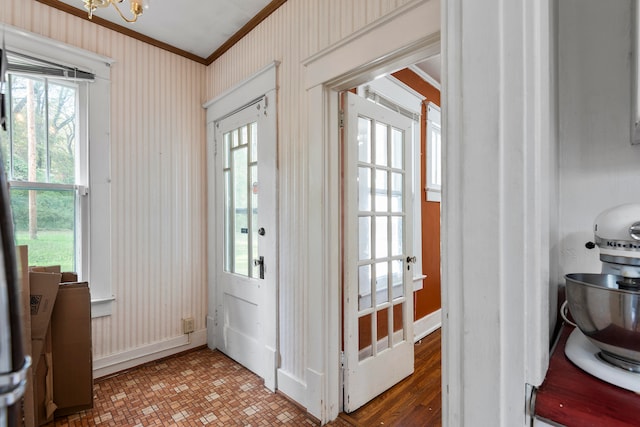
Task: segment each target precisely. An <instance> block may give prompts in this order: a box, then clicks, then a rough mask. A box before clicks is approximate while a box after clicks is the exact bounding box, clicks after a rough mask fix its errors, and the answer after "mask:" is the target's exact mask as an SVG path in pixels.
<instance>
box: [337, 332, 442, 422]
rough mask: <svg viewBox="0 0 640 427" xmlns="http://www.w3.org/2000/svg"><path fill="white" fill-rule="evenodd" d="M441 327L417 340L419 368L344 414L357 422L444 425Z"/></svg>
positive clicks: (346, 418) (416, 355) (348, 418)
mask: <svg viewBox="0 0 640 427" xmlns="http://www.w3.org/2000/svg"><path fill="white" fill-rule="evenodd" d="M440 339H441V333H440V329H438V330H437V331H435V332H433V333H432V334H430V335H428V336H427V337H425V338H424V339H422V340H421V341H419V342H417V343H416V344H415V371H414V373H413V375H411V376H410V377H408V378H405V379H404V380H403V381H402V382H400V383H399V384H397V385H395V386H394V387H392V388H391V389H389V390H387V391H386V392H385V393H383V394H381V395H380V396H378V397H376V398H375V399H373V400H372V401H371V402H369V403H367V404H366V405H365V406H363V407H361V408H360V409H358V410H357V411H355V412H352V413H350V414H345V413H342V414H340V418H341V419H342V420H345V421H347V422H349V423H350V424H352V425H354V426H358V427H360V426H362V427H365V426H366V427H369V426H380V425H384V426H398V427H400V426H402V427H413V426H415V427H418V426H419V427H432V426H441V425H442V392H441V388H442V385H441V382H442V380H441V379H442V370H441V344H440Z"/></svg>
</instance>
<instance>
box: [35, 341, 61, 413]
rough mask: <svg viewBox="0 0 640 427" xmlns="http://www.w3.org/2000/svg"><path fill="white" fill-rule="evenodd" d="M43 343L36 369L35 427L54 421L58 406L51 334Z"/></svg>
mask: <svg viewBox="0 0 640 427" xmlns="http://www.w3.org/2000/svg"><path fill="white" fill-rule="evenodd" d="M42 342H43V351H42V353H41V354H40V357H39V358H38V363H37V365H36V368H35V375H34V381H33V389H34V396H35V402H34V403H35V404H34V406H33V413H34V416H35V423H36V424H35V425H37V426H41V425H44V424H47V423H50V422H51V421H53V415H54V412H55V410H56V405H55V403H53V358H52V355H51V349H52V342H51V333H50V332H49V333H47V334H46V337H45V339H44V340H42Z"/></svg>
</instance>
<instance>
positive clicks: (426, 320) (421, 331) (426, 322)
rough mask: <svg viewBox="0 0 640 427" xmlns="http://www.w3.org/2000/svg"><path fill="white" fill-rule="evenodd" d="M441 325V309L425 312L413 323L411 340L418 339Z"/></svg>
mask: <svg viewBox="0 0 640 427" xmlns="http://www.w3.org/2000/svg"><path fill="white" fill-rule="evenodd" d="M441 326H442V309H438V310H436V311H434V312H433V313H429V314H427V315H426V316H425V317H423V318H421V319H418V320H416V321H415V322H414V323H413V336H414V339H413V341H414V342H416V341H419V340H421V339H422V338H424V337H426V336H427V335H429V334H430V333H431V332H433V331H435V330H436V329H438V328H439V327H441Z"/></svg>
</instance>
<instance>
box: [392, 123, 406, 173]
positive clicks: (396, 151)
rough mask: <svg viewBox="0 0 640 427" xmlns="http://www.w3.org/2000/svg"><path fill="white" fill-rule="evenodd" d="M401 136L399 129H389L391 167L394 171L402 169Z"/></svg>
mask: <svg viewBox="0 0 640 427" xmlns="http://www.w3.org/2000/svg"><path fill="white" fill-rule="evenodd" d="M403 134H404V133H403V132H402V131H401V130H399V129H396V128H392V129H391V167H392V168H394V169H402V160H403V158H404V153H403V147H404V141H403Z"/></svg>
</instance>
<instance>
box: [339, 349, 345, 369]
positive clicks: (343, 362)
mask: <svg viewBox="0 0 640 427" xmlns="http://www.w3.org/2000/svg"><path fill="white" fill-rule="evenodd" d="M345 365H346V360H345V358H344V351H341V352H340V369H344V368H345Z"/></svg>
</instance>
